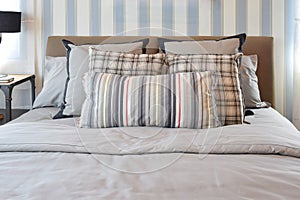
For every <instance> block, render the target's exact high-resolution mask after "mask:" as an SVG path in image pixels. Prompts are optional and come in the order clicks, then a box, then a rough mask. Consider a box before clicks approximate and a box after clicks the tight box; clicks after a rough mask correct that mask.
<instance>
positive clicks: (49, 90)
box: [33, 56, 67, 108]
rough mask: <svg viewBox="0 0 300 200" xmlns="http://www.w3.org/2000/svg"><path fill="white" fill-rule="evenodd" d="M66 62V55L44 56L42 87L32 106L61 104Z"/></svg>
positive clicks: (65, 77)
mask: <svg viewBox="0 0 300 200" xmlns="http://www.w3.org/2000/svg"><path fill="white" fill-rule="evenodd" d="M66 62H67V58H66V57H50V56H47V57H46V59H45V68H44V69H45V74H44V83H43V88H42V91H41V92H40V93H39V95H38V96H37V98H36V99H35V101H34V103H33V108H40V107H48V106H55V107H58V106H60V105H61V103H62V102H63V98H64V90H65V83H66V79H67V67H66Z"/></svg>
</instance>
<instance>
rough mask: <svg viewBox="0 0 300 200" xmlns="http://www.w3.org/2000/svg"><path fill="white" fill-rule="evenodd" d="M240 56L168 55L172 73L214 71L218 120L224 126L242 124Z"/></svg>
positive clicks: (239, 54)
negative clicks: (238, 64) (239, 74)
mask: <svg viewBox="0 0 300 200" xmlns="http://www.w3.org/2000/svg"><path fill="white" fill-rule="evenodd" d="M241 55H242V54H241V53H238V54H229V55H226V54H224V55H223V54H219V55H170V54H168V55H167V62H168V63H169V72H170V73H178V72H199V71H212V72H215V73H216V81H217V83H216V87H215V89H214V95H215V99H216V105H217V111H218V118H219V120H220V122H221V124H222V125H232V124H241V123H243V118H244V116H243V115H244V114H243V101H242V93H241V89H240V82H239V76H238V68H237V62H238V60H239V58H240V57H241Z"/></svg>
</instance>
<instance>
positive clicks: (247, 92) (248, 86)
mask: <svg viewBox="0 0 300 200" xmlns="http://www.w3.org/2000/svg"><path fill="white" fill-rule="evenodd" d="M257 61H258V59H257V55H249V56H242V63H241V66H240V68H239V71H240V81H241V87H242V91H243V96H244V102H245V106H246V108H261V107H267V106H268V104H267V103H266V102H262V101H261V98H260V92H259V87H258V78H257V76H256V70H257Z"/></svg>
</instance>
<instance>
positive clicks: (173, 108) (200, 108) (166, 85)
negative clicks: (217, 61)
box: [79, 72, 219, 128]
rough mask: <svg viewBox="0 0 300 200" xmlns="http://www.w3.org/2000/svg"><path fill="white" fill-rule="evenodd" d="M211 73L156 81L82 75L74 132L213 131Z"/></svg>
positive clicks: (111, 75) (163, 78) (175, 75)
mask: <svg viewBox="0 0 300 200" xmlns="http://www.w3.org/2000/svg"><path fill="white" fill-rule="evenodd" d="M211 74H212V73H211V72H197V73H177V74H169V75H157V76H121V75H115V74H107V73H97V72H91V73H87V74H86V77H85V79H84V80H85V81H84V85H85V87H86V93H87V98H86V100H85V102H84V104H83V108H82V114H81V117H80V125H79V126H80V127H84V128H108V127H129V126H158V127H169V128H212V127H217V126H219V122H218V118H217V115H216V107H215V102H214V97H213V93H212V91H213V90H212V88H213V87H212V85H213V82H214V80H213V76H212V75H211Z"/></svg>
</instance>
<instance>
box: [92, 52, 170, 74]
mask: <svg viewBox="0 0 300 200" xmlns="http://www.w3.org/2000/svg"><path fill="white" fill-rule="evenodd" d="M89 55H90V65H89V69H90V71H91V70H92V71H95V72H105V73H112V74H120V75H159V74H166V73H167V71H168V68H167V65H165V55H164V54H162V53H158V54H132V53H124V52H110V51H101V50H97V48H94V47H91V48H90V50H89Z"/></svg>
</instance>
